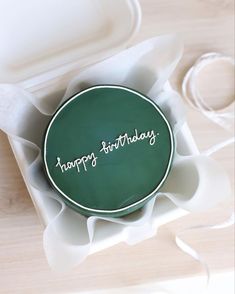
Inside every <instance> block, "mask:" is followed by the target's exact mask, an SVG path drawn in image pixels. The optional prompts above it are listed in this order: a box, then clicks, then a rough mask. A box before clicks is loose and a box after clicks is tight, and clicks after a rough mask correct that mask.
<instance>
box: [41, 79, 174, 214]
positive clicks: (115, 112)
mask: <svg viewBox="0 0 235 294" xmlns="http://www.w3.org/2000/svg"><path fill="white" fill-rule="evenodd" d="M42 151H43V152H42V153H43V162H44V165H45V171H46V174H47V176H48V179H49V181H50V183H51V184H52V186H53V187H54V188H55V189H56V191H57V192H58V194H59V195H60V196H61V197H62V198H63V200H64V201H65V203H67V204H68V205H69V206H70V207H72V208H74V209H75V210H77V211H78V212H80V213H81V214H84V215H88V216H89V215H100V216H106V217H107V216H108V217H120V216H124V215H127V214H129V213H131V212H133V211H135V210H137V209H139V208H141V207H142V206H143V205H144V204H145V203H146V202H147V201H148V200H150V199H151V197H153V196H154V194H155V193H156V192H157V191H158V189H159V188H160V187H161V186H162V184H163V183H164V181H165V179H166V177H167V175H168V173H169V171H170V167H171V163H172V158H173V153H174V140H173V134H172V131H171V128H170V125H169V123H168V121H167V119H166V118H165V116H164V114H163V113H162V111H161V110H160V109H159V107H158V106H157V105H156V104H155V103H154V102H153V101H152V100H150V99H149V98H147V97H146V96H144V95H143V94H141V93H139V92H137V91H134V90H132V89H129V88H125V87H122V86H114V85H102V86H94V87H91V88H88V89H86V90H84V91H82V92H80V93H77V94H76V95H74V96H73V97H71V98H70V99H68V100H67V101H66V102H65V103H64V104H63V105H62V106H61V107H60V108H59V109H58V110H57V111H56V113H55V114H54V116H53V117H52V119H51V121H50V123H49V125H48V127H47V129H46V132H45V137H44V144H43V148H42Z"/></svg>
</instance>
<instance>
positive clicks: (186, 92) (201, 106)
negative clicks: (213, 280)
mask: <svg viewBox="0 0 235 294" xmlns="http://www.w3.org/2000/svg"><path fill="white" fill-rule="evenodd" d="M217 60H222V61H226V62H229V63H230V64H232V65H233V66H234V59H233V58H231V57H229V56H225V55H223V54H220V53H215V52H211V53H207V54H203V55H202V56H201V57H199V58H198V59H197V60H196V62H195V64H194V65H193V66H192V67H191V68H190V69H189V70H188V72H187V73H186V75H185V77H184V79H183V83H182V93H183V96H184V98H185V99H186V100H187V102H188V103H189V104H190V105H191V106H192V107H193V108H196V109H198V110H199V111H201V112H202V113H203V114H204V115H205V116H206V117H207V118H208V119H210V120H211V121H213V122H214V123H216V124H218V125H220V126H221V127H223V128H224V129H226V130H232V129H233V127H234V111H226V110H224V111H222V112H221V111H220V112H218V111H215V110H214V109H213V108H212V107H210V106H209V105H208V104H207V103H206V101H205V100H204V98H203V97H202V95H201V94H200V92H199V90H198V89H197V87H196V77H197V76H198V74H199V73H200V71H201V70H202V69H203V68H204V67H205V66H207V65H208V64H211V63H213V62H214V61H217ZM231 106H233V107H232V109H233V110H234V101H233V102H232V103H231ZM234 142H235V137H231V138H229V139H226V140H224V141H222V142H219V143H217V144H215V145H214V146H212V147H211V148H209V149H208V150H206V151H204V152H202V154H203V155H205V156H210V155H212V154H213V153H215V152H217V151H219V150H221V149H222V148H224V147H226V146H228V145H230V144H232V143H234ZM234 223H235V220H234V213H232V214H231V216H230V217H229V218H228V219H226V220H225V221H224V222H222V223H219V224H216V225H198V226H193V227H188V228H186V229H183V230H181V231H180V232H178V233H177V234H176V236H175V242H176V244H177V246H178V247H179V248H180V249H181V250H182V251H184V252H185V253H187V254H188V255H190V256H191V257H192V258H193V259H194V260H196V261H198V262H199V263H200V264H201V265H202V266H203V267H204V269H205V271H206V276H207V286H208V285H209V281H210V270H209V267H208V264H207V263H206V261H205V260H204V259H203V258H202V257H201V255H200V254H199V253H198V252H197V251H196V250H194V249H193V248H192V247H191V246H190V245H189V244H187V243H186V242H185V241H183V240H182V239H181V238H180V237H179V235H182V234H183V233H185V232H188V231H192V230H198V229H223V228H226V227H229V226H232V225H234Z"/></svg>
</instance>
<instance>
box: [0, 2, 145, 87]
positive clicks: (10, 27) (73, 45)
mask: <svg viewBox="0 0 235 294" xmlns="http://www.w3.org/2000/svg"><path fill="white" fill-rule="evenodd" d="M140 19H141V12H140V7H139V3H138V1H137V0H119V1H110V0H79V1H77V0H66V1H65V0H47V1H40V0H22V1H16V0H9V1H4V0H0V42H1V45H0V83H22V82H25V81H29V80H30V81H31V80H32V79H33V80H34V83H36V84H37V83H39V82H42V80H43V79H44V80H45V79H50V78H53V77H56V76H60V75H62V74H63V73H66V72H68V71H71V70H73V69H77V68H82V67H84V66H87V65H89V64H93V63H95V62H97V61H100V60H102V59H105V58H107V57H109V56H111V55H113V54H115V53H117V52H118V51H120V50H121V49H123V48H124V47H125V46H126V44H127V43H128V42H129V41H130V38H131V37H132V36H133V35H134V33H135V32H136V31H137V30H138V28H139V25H140ZM45 75H46V77H45ZM43 76H44V78H42V79H40V78H39V77H43Z"/></svg>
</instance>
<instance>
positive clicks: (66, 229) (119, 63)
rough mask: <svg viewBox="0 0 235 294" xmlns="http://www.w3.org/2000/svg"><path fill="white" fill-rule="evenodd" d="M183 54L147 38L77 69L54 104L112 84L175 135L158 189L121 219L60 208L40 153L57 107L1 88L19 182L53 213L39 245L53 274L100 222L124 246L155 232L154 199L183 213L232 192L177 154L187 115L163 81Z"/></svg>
mask: <svg viewBox="0 0 235 294" xmlns="http://www.w3.org/2000/svg"><path fill="white" fill-rule="evenodd" d="M181 55H182V44H181V42H180V41H179V40H178V39H177V38H176V37H174V36H160V37H156V38H153V39H150V40H147V41H145V42H143V43H140V44H138V45H137V46H134V47H132V48H129V49H127V50H125V51H123V52H122V53H119V54H117V55H115V56H113V57H111V58H109V59H106V60H104V61H103V62H100V63H97V64H95V65H93V66H91V67H89V68H88V69H85V70H83V71H81V73H80V74H79V75H78V76H77V77H74V79H73V80H72V81H71V82H70V83H69V85H68V87H67V90H66V93H65V95H64V97H63V98H62V99H61V101H60V103H59V105H60V104H61V103H63V101H65V100H66V99H67V98H69V97H71V96H72V95H73V94H75V93H76V92H78V91H80V90H82V89H84V88H87V87H89V86H92V85H97V84H118V85H123V86H127V87H130V88H133V89H136V90H138V91H140V92H142V93H143V94H146V95H147V96H149V97H150V98H151V99H153V100H154V101H155V102H156V103H157V104H158V105H159V106H160V108H161V109H162V111H163V112H164V114H165V115H166V117H167V119H168V120H169V122H170V124H171V126H172V129H173V132H174V135H175V138H176V151H175V157H174V162H173V166H172V170H171V172H170V174H169V176H168V178H167V180H166V182H165V183H164V185H163V186H162V188H161V189H160V191H159V192H157V193H156V194H155V196H154V197H153V198H152V199H151V200H150V201H149V202H148V203H147V204H146V205H145V206H144V207H143V208H142V209H140V210H139V211H137V212H135V213H132V214H130V215H129V216H126V217H122V218H104V217H97V216H91V217H88V218H87V217H84V216H82V215H80V214H79V213H77V212H75V211H73V210H72V209H70V208H69V207H67V206H66V205H65V204H64V203H63V201H62V200H61V199H60V197H59V196H58V194H57V193H56V192H55V191H54V190H53V189H52V188H51V186H50V185H49V184H48V182H47V180H46V176H45V174H44V171H43V167H42V160H41V153H40V148H41V144H42V138H43V133H44V131H45V128H46V125H47V123H48V121H49V119H50V117H51V115H52V114H53V113H54V111H55V110H56V108H57V107H59V105H57V106H56V107H55V109H54V110H53V111H51V110H50V107H49V106H48V105H47V102H46V99H44V100H43V101H39V100H37V99H36V98H35V97H34V95H33V94H32V93H29V92H26V91H25V90H24V89H22V88H20V87H19V86H17V85H9V84H1V85H0V127H1V129H2V130H3V131H4V132H6V133H7V134H8V136H10V137H11V138H13V140H14V142H17V144H20V145H21V146H22V149H23V151H22V152H23V154H24V157H25V162H24V164H25V165H26V169H25V173H26V176H25V178H26V180H27V181H29V183H30V185H31V186H32V187H33V188H34V189H36V190H38V191H40V192H41V194H40V195H41V196H40V201H41V202H42V203H43V205H44V206H45V208H46V207H49V206H50V208H51V209H52V210H53V215H54V217H52V218H51V219H50V221H49V223H48V224H47V226H46V229H45V231H44V237H43V243H44V249H45V253H46V257H47V260H48V263H49V265H50V266H51V268H53V269H54V270H56V271H61V272H65V271H68V270H70V269H72V268H73V267H75V266H77V265H78V264H80V263H81V262H82V261H84V260H85V259H86V257H87V256H88V255H89V253H90V249H91V245H92V242H93V239H94V235H95V234H96V233H97V232H98V230H99V227H100V223H102V226H105V227H106V228H107V231H108V230H110V231H113V230H114V231H115V229H117V228H118V227H120V226H121V227H123V228H125V234H123V241H124V242H126V243H127V244H130V245H132V244H136V243H138V242H141V241H143V240H145V239H147V238H150V237H152V236H154V235H155V234H156V230H157V228H156V227H155V226H153V222H152V219H153V215H154V214H156V211H157V209H158V198H159V196H161V197H167V198H169V199H170V200H171V201H172V202H173V203H174V204H175V205H176V206H178V207H180V208H183V209H186V210H188V211H202V210H207V209H209V208H211V207H213V206H215V205H216V204H218V203H219V202H221V201H225V199H226V198H227V197H229V196H230V195H231V191H230V183H229V180H228V177H227V175H226V174H225V172H224V171H223V170H222V169H221V168H220V166H219V165H218V164H217V163H216V162H215V161H214V160H212V159H211V158H209V157H207V156H203V155H200V154H198V155H192V156H183V155H180V154H178V151H177V143H178V142H177V136H176V135H177V133H178V132H179V131H180V130H181V128H182V127H183V125H184V123H185V115H184V109H183V105H182V101H181V99H180V97H179V95H178V94H177V93H176V92H174V91H172V90H171V88H170V87H169V86H168V83H167V80H168V79H169V77H170V75H171V73H172V71H173V70H174V68H175V67H176V65H177V63H178V61H179V59H180V57H181ZM140 119H141V118H140Z"/></svg>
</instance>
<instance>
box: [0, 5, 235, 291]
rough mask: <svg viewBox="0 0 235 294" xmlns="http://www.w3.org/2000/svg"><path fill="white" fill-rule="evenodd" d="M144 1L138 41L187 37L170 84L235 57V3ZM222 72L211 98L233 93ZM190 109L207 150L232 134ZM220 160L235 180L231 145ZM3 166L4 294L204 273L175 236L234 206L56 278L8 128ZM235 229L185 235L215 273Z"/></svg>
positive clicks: (226, 261) (189, 219)
mask: <svg viewBox="0 0 235 294" xmlns="http://www.w3.org/2000/svg"><path fill="white" fill-rule="evenodd" d="M140 3H141V6H142V10H143V22H142V27H141V30H140V33H139V34H138V35H137V37H136V38H135V39H134V40H133V41H132V43H133V44H136V43H137V42H139V41H141V40H144V39H147V38H149V37H152V36H155V35H159V34H165V33H172V32H177V33H179V34H180V35H181V36H182V37H183V39H184V42H185V52H184V56H183V58H182V60H181V62H180V64H179V66H178V67H177V70H176V71H175V72H174V75H173V77H172V84H173V86H174V87H175V88H177V89H178V90H180V85H181V82H182V77H183V76H184V74H185V72H186V70H187V69H188V68H189V67H190V66H191V65H192V63H193V62H194V61H195V59H196V58H197V57H198V56H200V55H201V54H203V53H205V52H209V51H218V52H222V53H226V54H229V55H233V52H234V47H233V44H234V31H233V22H234V15H233V11H234V9H233V1H229V0H181V1H177V0H175V1H170V0H141V1H140ZM212 72H214V71H212ZM214 74H215V72H214ZM224 77H225V73H224V74H222V75H221V74H215V79H217V80H218V82H217V83H215V82H213V81H211V82H208V83H207V84H206V87H205V83H204V91H205V93H207V94H208V96H209V98H211V97H212V98H214V99H215V100H216V101H218V99H219V98H220V96H219V94H224V93H227V92H228V91H230V92H231V88H229V89H228V86H227V85H226V83H224V84H223V83H222V82H219V79H220V78H222V79H223V78H224ZM202 87H203V85H202ZM230 94H231V93H229V95H230ZM187 113H188V121H189V125H190V127H191V129H192V133H193V135H194V137H195V140H196V142H197V144H198V146H199V147H200V149H201V150H204V149H206V148H208V147H210V146H211V145H213V144H215V143H216V142H218V141H220V140H222V139H224V138H226V136H227V134H226V133H224V131H223V130H221V129H220V128H218V127H217V126H215V125H213V124H212V123H211V122H209V121H208V120H207V119H205V118H204V117H203V116H202V115H201V114H200V113H198V112H197V111H194V110H192V109H190V108H189V107H188V108H187ZM214 157H215V158H216V159H217V160H218V161H219V162H220V164H221V165H222V166H224V168H225V169H226V170H227V171H228V173H229V175H230V177H231V180H233V175H234V174H233V173H234V166H233V147H232V146H230V147H227V148H225V149H224V150H223V151H221V152H219V153H218V154H217V155H216V156H214ZM0 163H1V164H0V293H68V292H72V291H73V292H76V293H78V292H81V291H82V290H91V289H93V290H94V289H102V288H110V287H112V288H114V287H123V286H127V285H137V284H139V283H147V282H151V281H153V280H155V281H156V280H165V279H170V278H174V277H182V276H184V277H185V276H189V275H196V274H204V272H203V270H202V268H201V266H200V265H199V264H198V263H197V262H195V261H193V260H192V259H191V258H190V257H189V256H187V255H186V254H184V253H182V252H181V251H180V250H179V249H178V248H177V247H176V246H175V243H174V234H175V233H177V232H178V231H179V230H180V229H182V228H185V227H188V226H190V225H196V224H210V223H216V222H220V221H223V220H224V219H225V218H226V217H227V216H228V215H229V213H230V212H231V209H232V207H231V205H232V204H231V203H228V204H224V205H223V206H220V207H218V208H215V209H213V210H211V211H209V212H207V213H201V214H191V215H189V216H186V217H184V218H181V219H179V220H177V221H175V222H173V223H170V224H168V225H165V226H163V227H162V228H160V230H159V232H158V235H157V236H156V237H154V238H152V239H150V240H147V241H145V242H143V243H142V244H139V245H136V246H133V247H128V246H127V245H125V244H120V245H117V246H115V247H113V248H110V249H108V250H105V251H102V252H100V253H97V254H95V255H92V256H90V257H89V258H88V259H87V260H86V261H85V262H84V263H83V264H81V265H80V266H79V268H78V269H76V270H75V271H73V272H72V273H68V274H63V275H58V274H55V273H53V272H51V270H50V269H49V267H48V265H47V262H46V259H45V256H44V252H43V248H42V234H43V227H42V226H41V224H40V223H39V220H38V217H37V215H36V212H35V209H34V207H33V205H32V201H31V199H30V197H29V194H28V192H27V190H26V188H25V185H24V182H23V180H22V177H21V175H20V172H19V169H18V167H17V165H16V162H15V159H14V156H13V154H12V151H11V149H10V146H9V144H8V141H7V138H6V136H5V135H4V134H3V133H0ZM232 232H233V228H232V227H230V228H227V229H223V230H216V231H215V230H214V231H208V230H197V231H195V232H189V233H185V234H184V240H186V241H187V242H188V243H189V244H191V245H192V246H193V247H194V248H195V249H196V250H198V252H200V254H201V255H202V256H203V257H204V258H205V260H206V261H207V262H208V264H209V267H210V269H211V270H212V271H224V270H229V269H231V268H232V267H233V261H234V258H233V242H234V240H233V234H232ZM107 293H108V292H107ZM146 293H147V292H146Z"/></svg>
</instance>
